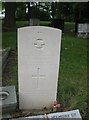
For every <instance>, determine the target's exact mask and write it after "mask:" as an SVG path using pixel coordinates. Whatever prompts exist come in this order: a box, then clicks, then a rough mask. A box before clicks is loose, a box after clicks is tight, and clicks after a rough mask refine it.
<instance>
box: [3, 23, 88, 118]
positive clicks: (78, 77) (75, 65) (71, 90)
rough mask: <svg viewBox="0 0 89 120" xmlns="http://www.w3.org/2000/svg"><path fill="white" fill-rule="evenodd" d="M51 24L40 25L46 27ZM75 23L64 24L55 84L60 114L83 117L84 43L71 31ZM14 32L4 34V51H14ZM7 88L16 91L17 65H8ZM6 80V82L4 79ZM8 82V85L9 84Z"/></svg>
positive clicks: (15, 38) (85, 74)
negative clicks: (75, 112) (71, 112)
mask: <svg viewBox="0 0 89 120" xmlns="http://www.w3.org/2000/svg"><path fill="white" fill-rule="evenodd" d="M49 24H50V22H41V25H45V26H47V25H49ZM25 25H27V22H21V23H20V22H17V26H18V27H21V26H25ZM72 29H74V23H65V33H66V34H64V35H63V36H62V42H61V60H60V71H59V81H58V95H57V99H58V101H59V102H60V103H61V107H62V110H63V111H66V110H73V109H79V110H80V112H81V114H82V116H83V117H85V116H86V114H87V110H86V109H87V40H86V39H82V38H78V37H76V36H75V35H73V33H71V30H72ZM16 35H17V34H16V32H4V33H3V48H6V47H11V48H12V49H15V48H16V40H17V37H16ZM7 70H8V71H9V74H10V76H13V77H9V79H8V84H15V85H16V88H17V82H16V81H17V63H15V64H12V65H9V68H8V69H7ZM4 80H5V79H4ZM9 81H10V82H9Z"/></svg>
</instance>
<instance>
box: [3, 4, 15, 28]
mask: <svg viewBox="0 0 89 120" xmlns="http://www.w3.org/2000/svg"><path fill="white" fill-rule="evenodd" d="M15 11H16V2H5V21H4V27H5V28H6V29H7V30H13V29H15V28H16V20H15Z"/></svg>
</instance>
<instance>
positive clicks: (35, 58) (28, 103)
mask: <svg viewBox="0 0 89 120" xmlns="http://www.w3.org/2000/svg"><path fill="white" fill-rule="evenodd" d="M60 45H61V30H59V29H56V28H51V27H43V26H29V27H23V28H19V29H18V80H19V108H20V109H44V108H50V106H51V104H52V102H54V101H55V100H56V95H57V81H58V74H59V61H60Z"/></svg>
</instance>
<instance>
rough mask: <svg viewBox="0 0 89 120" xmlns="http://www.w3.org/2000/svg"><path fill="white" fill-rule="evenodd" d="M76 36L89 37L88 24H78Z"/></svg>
mask: <svg viewBox="0 0 89 120" xmlns="http://www.w3.org/2000/svg"><path fill="white" fill-rule="evenodd" d="M78 37H82V38H89V24H88V23H83V24H82V23H81V24H78Z"/></svg>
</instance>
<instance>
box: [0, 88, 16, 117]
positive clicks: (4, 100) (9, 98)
mask: <svg viewBox="0 0 89 120" xmlns="http://www.w3.org/2000/svg"><path fill="white" fill-rule="evenodd" d="M16 106H17V99H16V91H15V86H5V87H0V108H2V115H3V116H4V114H9V113H12V112H14V111H15V109H16Z"/></svg>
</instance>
